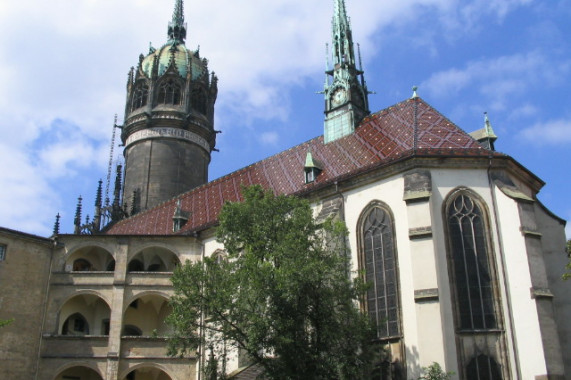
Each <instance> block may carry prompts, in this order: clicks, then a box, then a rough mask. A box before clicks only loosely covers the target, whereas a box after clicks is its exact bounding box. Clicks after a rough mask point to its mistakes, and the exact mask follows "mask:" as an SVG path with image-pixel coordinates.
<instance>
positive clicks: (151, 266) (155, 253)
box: [127, 247, 180, 272]
mask: <svg viewBox="0 0 571 380" xmlns="http://www.w3.org/2000/svg"><path fill="white" fill-rule="evenodd" d="M179 264H180V260H179V259H178V257H177V256H176V255H175V254H174V253H173V252H171V251H169V250H168V249H165V248H161V247H149V248H145V249H143V250H142V251H141V252H139V253H137V254H136V255H135V256H134V257H133V258H132V259H131V260H130V261H129V264H128V265H127V271H128V272H172V271H173V270H174V268H175V267H176V266H177V265H179Z"/></svg>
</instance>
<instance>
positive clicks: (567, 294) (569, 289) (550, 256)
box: [535, 204, 571, 373]
mask: <svg viewBox="0 0 571 380" xmlns="http://www.w3.org/2000/svg"><path fill="white" fill-rule="evenodd" d="M535 215H536V218H537V222H538V227H539V231H540V232H541V235H542V237H541V245H542V248H543V254H544V260H545V268H546V271H547V278H548V281H549V289H550V290H551V292H552V293H553V296H554V297H553V304H554V307H555V319H556V321H557V328H558V332H559V334H558V335H559V342H560V345H561V350H562V355H563V360H564V365H565V373H571V324H570V323H569V321H571V283H570V282H569V280H568V281H563V280H562V279H561V275H562V274H563V273H564V272H565V265H566V264H567V263H568V256H567V254H566V253H565V248H564V247H565V242H566V239H565V230H564V223H563V222H562V221H561V220H559V219H557V218H555V217H553V215H551V214H550V213H549V212H547V211H546V210H545V208H544V207H543V206H542V205H539V204H536V206H535Z"/></svg>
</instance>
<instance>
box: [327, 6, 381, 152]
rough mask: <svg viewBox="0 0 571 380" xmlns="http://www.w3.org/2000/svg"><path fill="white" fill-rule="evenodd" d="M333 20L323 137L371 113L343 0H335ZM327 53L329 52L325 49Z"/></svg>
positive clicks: (342, 132) (347, 130) (341, 132)
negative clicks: (330, 65) (331, 65)
mask: <svg viewBox="0 0 571 380" xmlns="http://www.w3.org/2000/svg"><path fill="white" fill-rule="evenodd" d="M334 1H335V12H334V15H333V22H332V41H331V43H332V46H331V49H332V52H331V56H332V57H331V58H332V60H333V62H332V64H333V67H331V68H330V67H329V57H328V59H327V67H326V71H325V74H326V76H325V88H324V91H323V93H324V94H325V130H324V133H323V135H324V140H325V143H326V144H327V143H328V142H331V141H334V140H337V139H339V138H341V137H343V136H346V135H349V134H351V133H353V131H354V130H355V127H356V126H357V125H358V124H359V122H360V121H361V120H362V119H363V117H365V116H366V115H368V114H369V113H370V111H369V100H368V94H369V92H368V90H367V85H366V83H365V78H364V76H363V70H362V65H361V62H360V60H361V57H360V54H359V68H357V63H356V57H355V49H354V46H353V36H352V34H353V33H352V31H351V24H350V22H349V17H347V10H346V8H345V0H334ZM327 55H328V56H329V52H328V53H327Z"/></svg>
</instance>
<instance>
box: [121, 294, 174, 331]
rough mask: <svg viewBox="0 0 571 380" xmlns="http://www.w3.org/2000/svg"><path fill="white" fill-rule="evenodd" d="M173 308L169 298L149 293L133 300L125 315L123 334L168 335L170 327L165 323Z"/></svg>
mask: <svg viewBox="0 0 571 380" xmlns="http://www.w3.org/2000/svg"><path fill="white" fill-rule="evenodd" d="M171 310H172V308H171V307H170V305H169V303H168V299H167V298H165V297H163V296H159V295H156V294H147V295H144V296H141V297H138V298H137V299H135V300H134V301H132V302H131V303H130V304H129V306H128V307H127V310H125V315H124V317H123V333H122V335H123V336H166V335H167V334H168V333H169V332H170V327H169V326H168V325H167V324H166V323H165V319H166V317H167V316H168V315H169V314H170V313H171Z"/></svg>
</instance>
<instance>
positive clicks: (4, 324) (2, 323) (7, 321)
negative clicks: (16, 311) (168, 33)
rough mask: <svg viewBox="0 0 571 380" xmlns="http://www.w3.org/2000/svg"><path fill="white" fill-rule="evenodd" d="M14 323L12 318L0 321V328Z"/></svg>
mask: <svg viewBox="0 0 571 380" xmlns="http://www.w3.org/2000/svg"><path fill="white" fill-rule="evenodd" d="M12 322H14V318H12V319H8V320H2V319H0V328H2V327H4V326H8V325H9V324H10V323H12Z"/></svg>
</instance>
